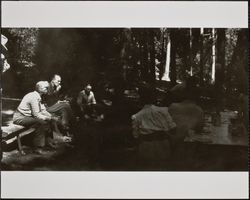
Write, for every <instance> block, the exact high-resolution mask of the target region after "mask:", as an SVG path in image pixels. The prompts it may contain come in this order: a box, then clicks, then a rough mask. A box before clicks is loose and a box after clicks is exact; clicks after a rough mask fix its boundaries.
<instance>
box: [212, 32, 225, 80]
mask: <svg viewBox="0 0 250 200" xmlns="http://www.w3.org/2000/svg"><path fill="white" fill-rule="evenodd" d="M225 43H226V35H225V29H224V28H220V29H217V48H216V49H217V56H216V57H217V59H216V63H217V64H219V65H217V66H220V69H216V72H215V77H216V78H215V83H216V84H219V85H221V84H223V81H224V73H225Z"/></svg>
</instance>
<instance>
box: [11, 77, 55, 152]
mask: <svg viewBox="0 0 250 200" xmlns="http://www.w3.org/2000/svg"><path fill="white" fill-rule="evenodd" d="M48 86H49V83H48V82H47V81H39V82H38V83H37V84H36V88H35V91H33V92H30V93H28V94H26V95H25V96H24V97H23V99H22V101H21V103H20V104H19V106H18V108H17V110H16V112H15V113H14V116H13V123H14V124H18V125H22V126H25V127H33V128H35V129H36V131H35V135H34V137H33V145H34V147H35V149H34V152H35V153H38V154H42V153H43V147H44V146H45V145H46V142H47V141H46V139H47V136H48V134H49V133H51V124H50V121H51V120H57V118H56V117H53V116H52V115H51V114H50V113H49V112H47V111H46V108H45V106H44V105H43V104H42V103H41V96H42V95H43V94H46V93H47V92H48Z"/></svg>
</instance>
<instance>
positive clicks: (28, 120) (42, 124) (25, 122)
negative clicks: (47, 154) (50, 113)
mask: <svg viewBox="0 0 250 200" xmlns="http://www.w3.org/2000/svg"><path fill="white" fill-rule="evenodd" d="M14 123H15V124H18V125H22V126H25V127H31V128H35V129H36V130H35V135H34V137H33V141H32V142H33V145H34V146H35V147H43V146H45V141H46V135H47V134H48V133H49V132H50V124H49V123H48V122H46V121H44V120H41V119H37V118H33V117H27V116H24V115H22V114H21V113H15V114H14Z"/></svg>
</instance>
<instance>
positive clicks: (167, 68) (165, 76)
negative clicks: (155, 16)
mask: <svg viewBox="0 0 250 200" xmlns="http://www.w3.org/2000/svg"><path fill="white" fill-rule="evenodd" d="M166 34H167V50H166V63H165V69H164V73H163V76H162V80H164V81H170V76H169V75H170V55H171V52H170V50H171V40H170V35H169V34H168V33H166Z"/></svg>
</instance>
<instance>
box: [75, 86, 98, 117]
mask: <svg viewBox="0 0 250 200" xmlns="http://www.w3.org/2000/svg"><path fill="white" fill-rule="evenodd" d="M91 90H92V86H91V85H90V84H87V85H86V87H85V88H84V90H82V91H81V92H80V93H79V95H78V98H77V104H78V106H79V107H80V110H81V112H82V113H83V114H84V115H85V117H87V116H88V115H91V114H92V113H93V111H94V106H95V105H96V100H95V95H94V93H93V92H92V91H91Z"/></svg>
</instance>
